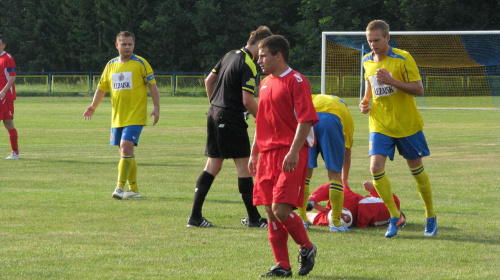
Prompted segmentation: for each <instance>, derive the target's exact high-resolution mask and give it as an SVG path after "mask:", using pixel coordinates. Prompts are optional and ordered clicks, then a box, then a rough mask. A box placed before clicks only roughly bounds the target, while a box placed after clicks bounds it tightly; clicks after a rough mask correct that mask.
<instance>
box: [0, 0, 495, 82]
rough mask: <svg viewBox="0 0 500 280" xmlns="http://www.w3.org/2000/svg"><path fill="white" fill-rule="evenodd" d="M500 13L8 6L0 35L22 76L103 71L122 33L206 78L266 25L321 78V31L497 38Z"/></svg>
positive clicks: (357, 3) (121, 4) (159, 3)
mask: <svg viewBox="0 0 500 280" xmlns="http://www.w3.org/2000/svg"><path fill="white" fill-rule="evenodd" d="M499 12H500V0H476V1H472V2H471V1H468V0H419V1H408V0H372V1H365V0H246V1H241V0H223V1H222V0H221V1H215V0H0V13H1V15H0V35H2V36H3V37H4V38H5V39H6V42H7V47H6V51H7V52H9V53H11V54H12V55H13V56H14V58H15V59H16V63H17V71H18V72H49V71H50V72H55V71H58V72H60V71H64V72H74V71H78V72H81V71H84V72H100V71H102V69H103V68H104V65H105V63H106V62H107V61H108V60H109V59H111V58H113V57H116V56H117V51H116V48H115V46H114V43H115V37H116V34H117V33H118V32H119V31H122V30H128V31H131V32H133V33H134V34H135V35H136V48H135V51H134V52H135V53H136V54H138V55H140V56H143V57H144V58H146V59H147V60H148V61H149V62H150V63H151V65H152V67H153V69H154V70H155V71H156V72H208V71H210V70H211V69H212V67H213V66H214V65H215V64H216V62H217V61H218V60H219V59H220V57H221V56H222V55H224V54H225V53H226V52H228V51H229V50H232V49H237V48H241V47H242V46H244V45H245V43H246V41H247V39H248V36H249V33H250V31H252V30H255V29H256V28H257V27H258V26H260V25H267V26H268V27H269V28H270V29H271V31H272V32H273V33H275V34H281V35H284V36H285V37H286V38H287V39H288V41H289V42H290V45H291V61H290V64H291V66H292V67H293V68H295V69H297V70H299V71H301V72H319V71H320V62H321V60H320V58H321V32H323V31H363V30H364V29H365V27H366V25H367V24H368V22H370V21H371V20H373V19H383V20H386V21H387V22H388V23H389V24H390V26H391V30H394V31H396V30H397V31H412V30H418V31H429V30H443V31H445V30H495V29H499V27H500V13H499Z"/></svg>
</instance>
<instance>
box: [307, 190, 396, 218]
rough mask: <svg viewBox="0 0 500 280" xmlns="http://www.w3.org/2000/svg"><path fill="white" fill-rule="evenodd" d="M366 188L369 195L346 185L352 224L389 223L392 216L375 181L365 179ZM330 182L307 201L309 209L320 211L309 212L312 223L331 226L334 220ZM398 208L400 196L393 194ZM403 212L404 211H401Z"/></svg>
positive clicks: (345, 191) (345, 201)
mask: <svg viewBox="0 0 500 280" xmlns="http://www.w3.org/2000/svg"><path fill="white" fill-rule="evenodd" d="M363 186H364V187H365V190H366V191H367V192H369V193H370V194H369V195H366V196H362V195H361V194H358V193H355V192H353V191H352V190H351V189H350V188H349V187H348V186H344V205H343V207H344V208H347V209H348V210H349V211H350V212H351V214H352V221H351V223H352V225H356V226H357V227H367V226H381V225H386V224H387V223H388V220H389V218H390V217H391V216H390V214H389V211H388V210H387V207H386V206H385V204H384V201H382V199H381V198H380V197H379V195H378V193H377V191H376V190H375V188H374V187H373V183H372V182H370V181H365V182H364V183H363ZM329 189H330V183H329V182H328V183H326V184H324V185H321V186H319V187H318V188H317V189H316V190H315V191H314V192H313V193H312V194H311V195H310V196H309V199H308V203H307V210H308V211H311V210H312V209H313V208H314V209H316V210H318V211H319V212H318V213H307V220H308V222H309V224H310V225H314V226H329V225H330V224H331V221H332V218H331V217H332V210H331V208H332V207H331V204H330V201H329V195H328V194H329ZM392 196H393V198H394V201H395V203H396V206H397V209H398V210H400V202H399V198H398V197H397V196H396V195H395V194H393V195H392ZM321 201H328V204H327V205H326V206H321V205H320V204H319V202H321ZM401 213H402V212H401Z"/></svg>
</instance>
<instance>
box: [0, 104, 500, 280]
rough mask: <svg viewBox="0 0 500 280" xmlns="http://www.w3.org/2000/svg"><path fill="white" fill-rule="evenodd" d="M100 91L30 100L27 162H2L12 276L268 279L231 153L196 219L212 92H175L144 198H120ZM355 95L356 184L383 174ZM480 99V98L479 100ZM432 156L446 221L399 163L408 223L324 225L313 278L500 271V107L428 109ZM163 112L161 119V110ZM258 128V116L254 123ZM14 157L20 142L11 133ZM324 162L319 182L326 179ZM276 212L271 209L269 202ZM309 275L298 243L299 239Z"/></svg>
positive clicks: (397, 179) (149, 147)
mask: <svg viewBox="0 0 500 280" xmlns="http://www.w3.org/2000/svg"><path fill="white" fill-rule="evenodd" d="M90 102H91V97H83V98H73V97H67V98H40V97H22V98H19V99H18V100H17V101H16V119H15V123H16V126H17V128H18V132H19V143H20V151H21V156H22V159H20V160H17V161H7V160H0V168H1V176H2V183H1V184H0V279H255V278H257V277H258V275H259V274H261V273H264V272H266V271H267V269H268V268H269V267H271V266H272V265H273V262H274V259H273V256H272V254H271V249H270V247H269V243H268V240H267V231H266V230H265V229H254V228H245V227H242V226H241V225H240V219H241V218H243V217H245V215H246V212H245V210H244V206H243V203H242V202H241V200H240V197H239V194H238V189H237V185H236V170H235V167H234V164H233V163H232V162H230V161H228V162H226V164H225V166H224V167H223V170H222V172H221V173H220V174H219V176H218V177H217V178H216V180H215V182H214V185H213V187H212V189H211V191H210V193H209V195H208V197H207V200H206V203H205V207H204V211H203V213H204V216H205V217H207V218H208V219H209V220H210V221H211V222H213V223H214V224H216V225H217V226H218V227H217V228H209V229H198V228H194V229H193V228H186V219H187V217H188V215H189V214H190V210H191V204H192V198H193V191H194V187H195V182H196V180H197V178H198V175H199V174H200V172H201V171H202V170H203V167H204V165H205V161H206V158H205V157H204V156H203V152H204V144H205V113H206V111H207V109H208V105H207V100H206V98H178V97H168V98H162V101H161V102H162V108H161V118H160V122H159V123H158V124H157V125H156V126H154V127H153V126H148V127H146V128H145V129H144V131H143V134H142V136H141V141H140V145H139V147H138V148H137V149H136V158H137V162H138V164H139V188H140V190H141V193H142V195H143V197H144V198H142V199H136V200H128V201H116V200H113V199H112V198H111V193H112V191H113V189H114V184H115V181H116V174H117V171H116V168H117V162H118V151H117V148H116V147H110V146H109V145H108V142H109V141H108V139H109V126H110V110H111V109H110V103H109V99H105V100H104V101H103V103H102V104H101V106H100V107H99V108H98V110H97V112H96V114H95V115H94V116H93V118H92V120H91V121H84V120H83V118H82V113H83V111H84V109H85V107H86V106H88V104H90ZM348 102H349V104H350V105H352V107H351V109H352V113H353V117H354V121H355V126H356V127H355V138H354V140H355V141H354V150H353V159H352V168H351V174H350V184H351V187H352V189H353V190H354V191H357V192H359V193H361V194H363V195H365V192H364V190H363V189H362V186H361V183H362V182H363V181H364V180H367V179H370V173H369V159H368V157H367V144H368V143H367V142H368V140H367V137H368V128H367V126H368V121H367V116H366V115H362V114H361V113H359V112H358V110H357V108H356V103H357V101H356V100H352V101H348ZM471 107H474V106H471ZM421 113H422V116H423V118H424V122H425V124H426V125H425V129H424V131H425V133H426V136H427V140H428V142H429V146H430V148H431V153H432V155H431V156H430V157H428V158H426V159H425V160H424V163H425V167H426V170H427V172H428V174H429V176H430V178H431V181H432V183H433V191H434V203H435V208H436V212H437V216H438V225H439V232H438V236H436V237H432V238H429V237H424V235H423V230H424V221H425V219H424V207H423V204H422V202H421V200H420V198H419V196H418V193H417V190H416V187H415V184H414V181H413V178H412V176H411V175H410V172H409V170H408V168H407V166H406V164H405V162H404V160H403V159H402V158H401V157H399V156H396V159H395V161H394V162H388V164H387V168H386V171H387V174H388V176H389V178H390V179H391V181H392V185H393V191H394V192H395V193H396V194H397V195H398V196H399V198H400V199H401V206H402V209H403V210H404V211H405V214H406V216H407V226H406V227H405V228H403V229H402V230H401V231H400V233H399V234H398V236H396V237H395V238H392V239H386V238H384V237H383V235H384V233H385V230H386V227H383V228H366V229H358V228H352V231H351V232H350V233H347V234H331V233H330V232H329V231H328V229H327V228H318V227H315V228H312V229H311V230H310V231H309V236H310V238H311V240H312V241H313V242H314V243H315V244H316V245H317V247H318V256H317V259H316V266H315V268H314V270H313V271H312V272H311V273H310V274H309V275H308V276H306V277H304V278H306V279H495V278H496V279H498V271H499V269H500V233H499V230H500V208H499V202H498V201H499V198H500V196H499V191H500V188H499V182H500V175H499V170H500V161H499V156H500V110H450V109H447V110H446V109H423V110H421ZM149 123H151V120H149ZM249 124H250V129H249V130H250V134H251V135H253V128H254V125H253V118H252V119H251V120H250V121H249ZM2 135H3V138H2V141H0V152H1V153H3V154H2V156H7V155H8V154H9V153H10V146H9V141H8V135H7V132H6V131H5V130H3V132H2ZM326 178H327V177H326V171H325V170H324V169H323V168H318V170H316V171H315V176H314V177H313V179H312V185H313V186H319V185H320V184H323V183H324V182H326V180H327V179H326ZM260 210H261V212H262V213H263V211H262V209H260ZM289 251H290V260H291V263H292V269H293V272H294V278H299V276H297V274H296V273H297V271H298V263H296V257H297V246H296V245H295V243H293V241H292V240H291V239H290V241H289Z"/></svg>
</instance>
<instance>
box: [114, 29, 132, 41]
mask: <svg viewBox="0 0 500 280" xmlns="http://www.w3.org/2000/svg"><path fill="white" fill-rule="evenodd" d="M120 37H132V40H134V42H135V35H134V33H132V32H129V31H120V33H118V35H116V41H117V42H118V40H119V39H120Z"/></svg>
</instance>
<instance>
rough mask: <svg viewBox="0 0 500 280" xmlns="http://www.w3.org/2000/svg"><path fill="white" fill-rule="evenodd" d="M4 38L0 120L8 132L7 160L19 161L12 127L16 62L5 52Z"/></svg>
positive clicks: (0, 54) (0, 64)
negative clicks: (8, 150)
mask: <svg viewBox="0 0 500 280" xmlns="http://www.w3.org/2000/svg"><path fill="white" fill-rule="evenodd" d="M5 45H6V42H5V38H3V37H0V90H1V91H0V120H2V121H3V125H4V126H5V129H7V131H8V132H9V139H10V146H11V148H12V154H11V155H10V156H8V157H7V159H19V158H21V156H20V155H19V146H18V143H17V129H16V127H15V126H14V100H16V86H15V85H14V83H15V81H16V62H15V61H14V58H13V57H12V55H10V54H9V53H7V52H6V51H5Z"/></svg>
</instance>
